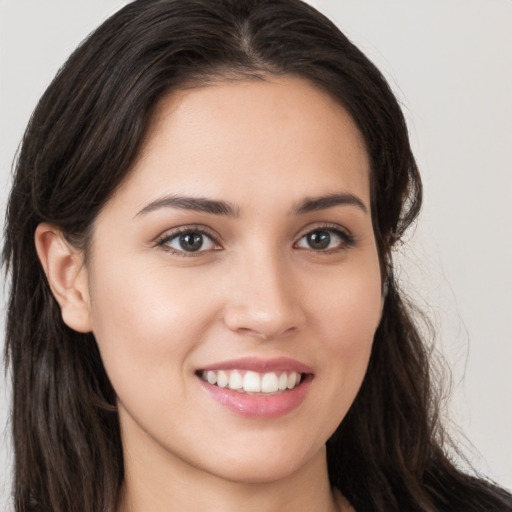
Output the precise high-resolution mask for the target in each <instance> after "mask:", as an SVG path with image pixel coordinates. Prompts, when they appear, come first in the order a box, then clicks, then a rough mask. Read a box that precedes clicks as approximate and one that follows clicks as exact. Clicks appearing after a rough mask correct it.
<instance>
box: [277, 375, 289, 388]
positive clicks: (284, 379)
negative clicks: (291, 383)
mask: <svg viewBox="0 0 512 512" xmlns="http://www.w3.org/2000/svg"><path fill="white" fill-rule="evenodd" d="M278 387H279V390H280V391H284V390H285V389H286V388H287V387H288V375H286V373H281V375H280V376H279V383H278Z"/></svg>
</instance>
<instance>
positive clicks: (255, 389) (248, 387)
mask: <svg viewBox="0 0 512 512" xmlns="http://www.w3.org/2000/svg"><path fill="white" fill-rule="evenodd" d="M243 388H244V391H246V392H248V393H259V392H260V391H261V379H260V376H259V375H258V374H257V373H256V372H246V374H245V375H244V380H243Z"/></svg>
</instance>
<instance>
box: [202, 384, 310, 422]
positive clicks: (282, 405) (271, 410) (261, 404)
mask: <svg viewBox="0 0 512 512" xmlns="http://www.w3.org/2000/svg"><path fill="white" fill-rule="evenodd" d="M312 378H313V376H312V375H307V376H306V378H305V379H304V380H303V381H302V382H301V383H300V384H299V385H298V386H297V387H295V388H293V389H288V390H286V391H283V392H282V393H278V394H275V395H267V396H262V395H248V394H246V393H239V392H237V391H233V390H232V389H228V388H220V387H219V386H215V385H213V384H210V383H209V382H206V381H204V380H203V379H201V378H200V377H198V379H199V381H200V383H201V385H202V387H203V389H205V390H206V391H207V392H208V393H209V394H210V396H212V397H213V398H214V399H215V400H217V402H219V403H220V404H221V405H223V406H224V407H226V408H227V409H229V410H230V411H232V412H234V413H236V414H239V415H240V416H245V417H246V418H279V417H280V416H284V415H285V414H288V413H290V412H292V411H293V410H295V409H297V407H299V405H300V404H301V403H302V401H303V400H304V398H305V396H306V393H307V392H308V388H309V385H310V383H311V380H312Z"/></svg>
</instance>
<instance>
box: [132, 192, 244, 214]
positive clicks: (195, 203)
mask: <svg viewBox="0 0 512 512" xmlns="http://www.w3.org/2000/svg"><path fill="white" fill-rule="evenodd" d="M161 208H175V209H178V210H192V211H196V212H203V213H210V214H212V215H226V216H228V217H238V215H239V211H238V208H237V207H236V206H234V205H232V204H231V203H228V202H226V201H216V200H214V199H207V198H204V197H187V196H173V195H169V196H165V197H161V198H159V199H156V200H155V201H152V202H151V203H149V204H148V205H146V206H145V207H144V208H142V210H140V212H138V213H137V215H135V217H138V216H140V215H146V214H148V213H150V212H153V211H155V210H159V209H161Z"/></svg>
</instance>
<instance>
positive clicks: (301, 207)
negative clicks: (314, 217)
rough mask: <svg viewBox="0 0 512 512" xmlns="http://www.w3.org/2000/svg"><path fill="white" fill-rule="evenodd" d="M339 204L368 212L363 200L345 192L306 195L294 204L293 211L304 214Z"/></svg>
mask: <svg viewBox="0 0 512 512" xmlns="http://www.w3.org/2000/svg"><path fill="white" fill-rule="evenodd" d="M340 205H349V206H356V207H357V208H359V209H361V210H362V211H363V212H364V213H368V208H367V207H366V205H365V204H364V203H363V201H361V199H359V198H358V197H357V196H355V195H354V194H349V193H345V192H343V193H340V194H328V195H326V196H320V197H311V198H309V197H308V198H306V199H304V200H303V201H301V202H300V203H298V204H297V205H296V206H295V208H294V209H293V213H295V214H304V213H309V212H315V211H318V210H325V209H327V208H332V207H333V206H340Z"/></svg>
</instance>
